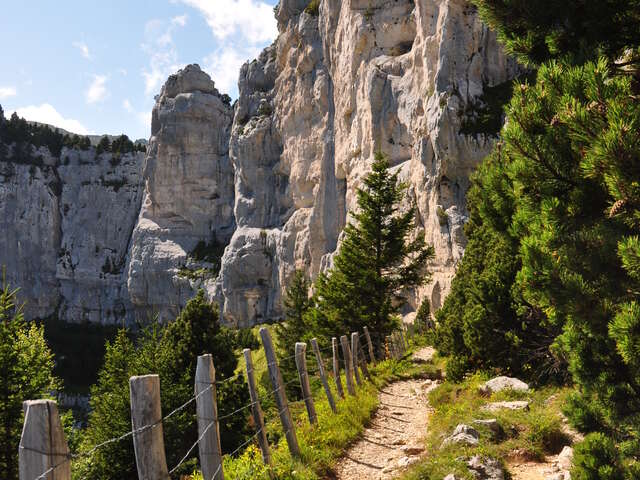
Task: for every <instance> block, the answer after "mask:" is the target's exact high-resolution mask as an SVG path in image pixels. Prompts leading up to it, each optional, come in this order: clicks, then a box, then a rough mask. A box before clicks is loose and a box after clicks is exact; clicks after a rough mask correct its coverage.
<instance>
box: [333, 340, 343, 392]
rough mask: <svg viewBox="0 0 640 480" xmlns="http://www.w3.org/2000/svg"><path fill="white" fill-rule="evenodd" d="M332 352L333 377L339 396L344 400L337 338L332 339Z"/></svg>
mask: <svg viewBox="0 0 640 480" xmlns="http://www.w3.org/2000/svg"><path fill="white" fill-rule="evenodd" d="M331 350H332V352H331V353H332V354H333V377H334V379H335V381H336V390H338V395H340V397H342V398H344V390H343V389H342V380H340V362H339V359H338V339H337V338H336V337H332V338H331Z"/></svg>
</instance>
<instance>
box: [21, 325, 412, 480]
mask: <svg viewBox="0 0 640 480" xmlns="http://www.w3.org/2000/svg"><path fill="white" fill-rule="evenodd" d="M263 332H266V333H263ZM407 333H409V332H407ZM260 335H261V337H262V343H263V345H262V347H263V349H264V352H265V357H264V360H266V366H267V369H268V371H269V376H270V378H271V380H272V387H273V389H272V390H270V391H269V392H267V393H266V394H267V395H272V396H274V397H275V400H276V404H277V407H278V409H277V415H278V416H279V417H280V419H281V422H282V426H283V435H284V436H285V437H286V439H287V442H288V443H289V449H290V451H291V454H292V456H297V457H299V455H300V452H299V447H298V446H297V438H296V434H295V424H294V423H293V420H292V418H291V414H290V411H289V407H291V406H293V405H296V404H299V403H303V402H304V403H305V404H306V405H307V411H308V415H309V420H310V422H311V423H312V424H315V423H317V421H318V420H317V415H316V414H315V408H314V406H313V397H312V392H311V389H310V386H309V377H310V376H314V377H316V376H317V378H319V379H320V381H321V382H322V385H323V388H324V391H325V394H326V396H327V399H328V402H329V405H330V407H331V409H332V411H333V412H334V413H336V412H337V406H336V404H335V401H334V399H333V395H332V393H331V389H330V388H329V385H328V382H327V379H326V374H325V371H324V366H325V365H324V360H323V359H322V356H321V355H320V352H323V351H329V350H331V351H332V354H333V369H330V371H332V372H333V375H334V379H335V382H336V390H337V392H338V393H339V396H340V397H341V398H344V393H343V392H342V384H341V379H340V376H341V375H340V360H342V361H343V362H344V367H345V368H344V373H345V380H346V382H347V389H348V390H349V393H350V394H351V395H355V385H354V382H353V376H354V375H355V376H356V379H357V380H358V382H357V384H358V385H360V384H361V381H360V378H359V373H358V367H360V369H362V372H363V374H364V376H365V378H368V379H370V376H369V372H368V368H367V363H368V362H367V358H366V354H365V349H364V345H365V344H364V342H365V341H366V347H367V349H368V353H369V357H370V358H369V362H371V363H375V362H376V358H375V355H374V350H373V347H372V342H371V337H370V335H369V331H368V329H367V328H366V327H365V329H364V332H362V333H358V332H352V333H351V342H350V343H351V345H349V342H348V340H347V336H346V335H343V336H341V337H340V342H341V343H342V352H340V349H339V348H338V341H337V339H336V338H335V337H333V338H332V339H331V342H329V345H328V346H327V347H325V348H319V346H318V344H317V341H316V339H315V338H314V339H312V341H311V344H312V347H313V352H310V351H309V352H307V349H306V346H307V344H306V342H298V343H297V344H296V353H294V354H293V355H291V356H288V357H283V358H281V359H278V358H277V356H276V353H275V349H274V348H273V343H272V341H271V337H270V333H269V331H268V330H267V329H266V328H264V327H263V328H261V329H260ZM376 338H378V337H376ZM363 339H364V340H363ZM405 345H407V346H408V342H406V343H405V336H404V335H403V332H402V331H399V332H398V331H396V332H394V333H393V335H391V336H388V337H386V341H385V342H384V351H385V352H386V354H385V357H386V358H394V359H398V358H400V357H401V356H403V355H404V354H405V353H406V347H405ZM349 347H351V348H349ZM247 351H248V352H249V354H248V355H249V357H247V353H246V352H247ZM340 353H342V355H340ZM307 354H309V356H310V357H311V355H312V354H313V355H314V356H315V360H316V362H317V367H316V368H314V369H307V358H306V355H307ZM250 356H251V350H250V349H245V363H246V366H247V372H246V377H247V378H246V380H247V382H248V383H249V389H250V393H253V394H252V395H251V402H250V403H248V404H246V405H243V406H241V407H239V408H237V409H236V410H234V411H232V412H230V413H227V414H225V415H223V416H220V417H218V415H217V405H216V395H215V390H216V388H215V387H216V385H224V384H226V383H229V382H231V381H234V380H236V379H238V378H240V377H242V376H243V372H242V371H240V372H238V373H236V374H235V375H232V376H230V377H228V378H225V379H223V380H218V381H216V380H215V369H214V368H213V363H212V361H211V355H203V356H201V357H199V358H198V360H199V363H198V366H199V367H200V360H201V358H202V357H207V360H208V361H209V362H211V375H212V378H211V381H202V379H199V378H198V374H199V372H197V373H196V388H195V393H194V395H193V396H191V397H190V398H189V399H188V400H187V401H185V402H184V403H183V404H181V405H180V406H178V407H177V408H175V409H173V410H172V411H171V412H169V413H168V414H166V415H164V416H162V415H161V414H160V387H159V378H158V376H157V375H147V376H144V377H132V378H131V401H132V426H134V425H136V420H137V421H138V422H139V421H140V420H141V418H140V416H142V417H145V418H144V419H143V421H142V423H143V425H142V426H139V427H138V428H132V430H131V431H129V432H126V433H124V434H122V435H119V436H117V437H114V438H110V439H108V440H105V441H103V442H101V443H99V444H97V445H95V446H94V447H92V448H91V449H90V450H88V451H86V452H80V453H70V452H69V450H68V447H67V443H66V440H65V439H64V434H63V433H62V429H61V426H59V428H58V427H56V425H55V424H56V422H57V424H59V423H60V422H59V418H58V417H57V416H58V413H57V408H54V409H53V412H52V417H55V418H49V419H48V420H47V421H48V426H49V428H51V429H53V430H55V431H53V432H50V434H49V444H48V445H46V447H47V448H31V447H30V446H25V445H24V442H25V439H29V438H31V436H29V435H27V434H26V432H28V431H31V430H34V429H33V428H31V430H29V429H28V426H29V425H28V422H29V421H33V420H34V419H33V418H30V417H29V415H28V413H29V411H30V409H31V408H32V407H33V408H35V407H34V406H33V404H34V403H35V402H40V401H35V402H34V401H27V402H25V410H26V411H25V427H24V429H23V435H22V438H21V441H20V445H19V452H20V480H41V479H45V480H70V468H69V467H68V466H67V468H66V469H64V470H65V471H64V472H62V474H61V475H60V474H59V473H56V470H58V469H63V467H64V466H65V465H66V464H69V463H70V462H71V461H72V460H78V459H81V458H88V457H91V456H92V455H93V454H94V453H95V452H96V451H98V450H99V449H101V448H103V447H105V446H106V445H109V444H112V443H117V442H119V441H122V440H124V439H126V438H128V437H133V440H134V447H135V448H134V450H135V453H136V463H137V467H138V473H139V475H140V478H143V477H146V473H145V472H147V471H149V469H151V470H152V471H153V474H154V475H156V476H157V478H167V479H168V478H169V476H170V475H171V474H173V473H175V471H176V470H177V469H178V468H180V466H182V465H183V463H184V462H185V461H186V460H187V459H188V458H189V457H190V455H191V454H192V452H193V451H194V450H195V448H196V446H200V457H201V462H202V460H203V458H202V457H204V456H205V455H211V454H212V452H210V451H208V450H210V449H211V445H208V446H207V447H204V446H203V445H204V444H205V443H207V442H206V441H207V437H211V434H212V433H213V434H214V437H215V436H217V447H218V448H217V449H216V448H215V443H216V442H215V439H214V442H213V443H214V450H217V452H215V454H217V455H214V457H217V459H216V460H215V461H214V464H215V465H214V467H215V469H213V468H212V469H213V474H212V476H211V479H210V480H215V479H216V478H219V480H222V479H223V478H224V472H223V468H222V452H221V450H220V449H219V429H218V422H219V421H220V420H225V419H228V418H230V417H233V416H234V415H237V414H239V413H241V412H243V411H244V410H247V409H252V416H253V417H254V422H255V423H256V432H255V433H254V434H253V435H252V436H250V437H249V438H248V439H247V440H246V441H245V442H243V443H242V444H241V445H240V446H239V447H238V448H236V449H235V450H234V451H233V452H232V453H231V454H229V455H230V456H233V455H235V454H236V453H238V452H239V451H240V450H241V449H242V448H243V447H245V446H246V445H247V444H248V443H250V442H251V441H253V440H255V439H256V438H258V443H259V444H260V446H261V450H262V454H263V461H264V463H265V464H269V463H270V454H269V450H268V449H269V446H268V443H267V439H266V435H265V430H264V421H263V419H262V417H261V415H262V410H261V407H260V400H261V395H258V393H257V389H256V388H255V378H253V372H254V371H255V370H254V367H253V363H252V360H251V359H250ZM340 357H342V358H340ZM292 358H295V360H296V365H297V368H298V378H293V379H292V380H289V381H287V382H284V381H283V380H282V375H281V373H280V369H279V362H282V361H284V360H289V359H292ZM261 360H262V359H260V361H261ZM249 362H251V363H249ZM330 363H331V361H330ZM312 366H313V362H312ZM316 374H317V375H316ZM249 377H252V380H253V387H252V386H251V383H252V382H251V381H250V380H249ZM294 382H299V383H300V386H301V389H302V397H303V398H302V399H301V400H298V401H295V402H289V401H288V400H287V397H286V393H285V391H284V390H285V387H286V386H288V385H290V384H292V383H294ZM134 384H135V385H137V386H136V388H135V389H134ZM156 384H157V388H156ZM198 385H206V387H205V388H202V389H200V388H199V387H198ZM134 390H135V392H134ZM207 393H210V396H209V395H208V396H207V398H203V397H204V395H205V394H207ZM134 397H135V398H134ZM154 397H155V398H154ZM209 397H210V398H209ZM207 400H208V401H207ZM49 402H50V403H51V404H53V406H54V407H55V402H52V401H49ZM193 402H196V406H197V407H198V408H197V410H198V412H199V413H198V415H197V420H198V427H199V435H198V438H197V440H196V441H195V442H194V443H193V444H192V445H191V447H190V448H189V449H188V450H187V452H186V453H185V455H184V456H183V457H181V459H180V461H179V462H178V463H177V464H176V465H175V466H174V467H173V468H172V469H171V470H169V471H168V472H167V468H166V460H164V440H163V438H162V425H163V423H164V422H165V421H166V420H168V419H169V418H171V417H172V416H173V415H175V414H176V413H178V412H180V411H182V410H184V409H185V408H187V407H188V406H189V405H191V404H192V403H193ZM136 403H139V405H140V408H139V409H138V410H139V411H138V410H136V409H134V404H136ZM149 403H151V404H152V405H154V404H155V405H156V407H157V408H156V409H155V413H157V415H153V413H154V412H151V411H150V410H149V409H148V404H149ZM143 405H144V406H145V407H144V408H143V407H142V406H143ZM205 406H206V407H205ZM256 406H257V409H256ZM202 408H205V409H206V410H207V411H208V412H209V414H207V415H200V410H201V409H202ZM134 410H135V411H134ZM152 410H153V409H152ZM50 411H51V409H50ZM34 412H35V410H34ZM258 412H259V413H258ZM150 415H151V416H159V419H158V420H152V421H149V420H148V419H146V417H148V416H150ZM34 416H35V414H32V415H31V417H34ZM255 417H261V418H260V419H259V421H257V419H256V418H255ZM38 420H41V419H38ZM52 422H53V423H52ZM201 422H202V423H201ZM203 422H207V423H206V424H205V423H203ZM138 424H139V423H138ZM158 427H160V428H159V431H158V432H156V433H151V431H153V430H154V429H156V428H158ZM58 430H59V431H58ZM212 430H213V431H214V432H212ZM143 434H148V435H143ZM149 434H150V436H149ZM54 437H55V438H57V440H58V442H57V443H59V444H60V445H59V448H60V449H61V450H60V451H58V452H57V453H56V451H55V450H56V449H53V450H52V448H51V447H53V446H54V445H53V444H52V440H51V439H53V438H54ZM40 440H41V441H44V442H45V443H46V441H47V439H46V438H45V439H40ZM209 440H211V438H209ZM203 442H204V443H203ZM209 443H211V442H210V441H209ZM148 449H151V451H149V450H148ZM26 452H29V453H31V454H32V455H31V456H30V457H29V456H28V455H26ZM33 454H36V455H33ZM38 456H39V457H40V458H37V457H38ZM34 457H35V458H34ZM55 457H63V460H62V461H60V462H58V463H55V464H53V465H51V466H49V465H50V463H49V459H51V458H55ZM44 460H46V462H44ZM42 465H45V466H48V468H46V469H45V470H44V471H43V472H42V473H40V474H39V475H38V476H37V477H33V475H30V474H29V473H28V472H31V471H33V469H34V468H35V469H36V470H38V469H40V470H42V468H44V467H43V466H42ZM23 466H24V468H23ZM207 470H210V469H209V468H207ZM67 471H68V473H67ZM204 473H205V472H204V468H203V474H204ZM52 474H53V476H51V475H52ZM207 477H208V475H207V476H205V479H206V478H207Z"/></svg>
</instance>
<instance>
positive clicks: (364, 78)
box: [0, 0, 517, 325]
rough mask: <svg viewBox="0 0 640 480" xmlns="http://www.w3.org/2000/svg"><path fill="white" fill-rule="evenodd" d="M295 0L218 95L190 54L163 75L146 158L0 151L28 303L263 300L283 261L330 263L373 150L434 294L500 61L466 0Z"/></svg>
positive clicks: (484, 129) (446, 268)
mask: <svg viewBox="0 0 640 480" xmlns="http://www.w3.org/2000/svg"><path fill="white" fill-rule="evenodd" d="M308 3H309V2H308V1H307V0H282V1H281V2H280V5H279V6H278V7H277V9H276V16H277V20H278V26H279V30H280V34H279V36H278V38H277V40H276V41H275V42H274V43H273V45H271V46H270V47H268V48H267V49H265V50H264V51H263V52H262V54H261V55H260V56H259V58H258V59H257V60H254V61H252V62H250V63H247V64H245V65H244V66H243V68H242V70H241V72H240V78H239V89H240V96H239V98H238V101H237V103H236V104H235V105H234V106H231V105H229V103H228V97H226V96H225V95H220V93H219V92H218V91H217V90H216V89H215V87H214V83H213V81H211V79H210V78H209V77H208V75H206V74H205V73H203V72H202V71H201V70H200V68H199V67H197V66H196V65H190V66H188V67H186V68H185V69H183V70H181V71H179V72H178V73H177V74H175V75H172V76H171V77H170V78H169V79H168V81H167V83H166V84H165V85H164V87H163V89H162V91H161V93H160V95H159V96H158V97H157V102H156V105H155V107H154V109H153V120H152V136H151V139H150V142H149V146H148V150H147V155H146V159H145V162H144V170H143V166H142V159H141V158H140V156H139V155H131V156H125V157H123V158H122V159H121V161H120V163H119V164H117V165H112V163H113V162H112V159H111V158H109V156H108V155H103V156H100V157H99V158H98V159H94V157H93V156H91V155H92V154H91V153H88V154H85V153H78V152H71V153H69V152H66V153H65V152H63V153H62V154H61V156H60V158H62V159H64V158H65V157H66V156H68V157H69V160H68V165H64V164H63V163H64V162H63V161H62V160H60V158H51V159H48V160H47V162H48V163H52V164H53V165H51V166H46V167H36V168H31V167H30V166H28V165H22V164H19V163H16V162H15V161H12V160H11V159H9V160H0V188H2V190H0V212H2V214H3V216H2V219H0V222H3V223H2V227H3V228H6V229H7V230H6V231H7V232H8V234H6V239H5V238H3V241H5V240H6V242H7V245H8V248H2V250H1V251H0V264H3V263H4V264H7V266H8V272H9V273H10V274H11V275H13V276H14V278H15V280H14V281H13V282H12V283H15V284H17V285H21V286H23V287H24V288H25V290H24V291H23V296H24V298H25V299H27V300H28V301H29V302H30V303H31V304H32V305H31V306H30V307H29V313H30V314H31V315H33V316H43V315H51V314H54V313H57V314H58V315H60V316H61V317H62V318H65V319H69V320H78V319H79V318H80V317H81V316H82V318H87V319H89V320H91V321H96V322H98V321H99V322H114V321H117V320H118V319H122V318H125V319H127V320H128V321H133V320H134V319H135V318H138V319H144V318H145V317H147V316H148V315H150V314H152V313H153V312H157V313H159V314H160V316H161V318H164V319H166V318H171V317H172V316H173V315H174V314H175V313H176V312H177V311H178V309H179V308H180V306H181V305H183V304H184V303H185V301H186V300H187V299H188V298H189V297H190V296H191V295H193V293H194V291H195V290H196V289H197V288H200V287H203V288H205V289H206V291H207V293H208V295H209V296H210V297H211V298H214V299H216V300H218V301H219V302H220V304H221V307H222V309H221V310H222V315H223V317H224V319H225V321H226V322H227V323H229V324H234V325H251V324H255V323H258V322H261V321H265V320H268V319H273V318H278V317H280V316H281V310H280V303H281V295H282V292H283V290H284V288H285V287H286V284H287V282H288V280H289V278H290V277H291V275H292V273H293V272H294V270H295V269H296V268H302V269H305V270H306V271H308V272H309V274H310V275H311V276H313V277H315V276H316V275H317V274H318V273H319V272H321V271H322V270H324V269H326V268H327V267H328V266H330V264H331V257H332V254H333V253H334V252H335V250H336V248H337V247H338V245H339V241H340V234H341V232H342V229H343V227H344V225H345V222H346V221H347V212H348V211H349V210H350V209H351V208H353V207H354V206H355V204H356V198H355V197H356V195H355V192H356V188H357V187H358V186H359V185H360V183H361V179H362V178H363V176H364V175H365V174H366V173H367V171H368V167H369V165H370V163H371V161H372V160H373V156H374V152H376V151H377V150H382V151H383V152H385V153H387V154H388V156H389V158H390V161H391V164H392V165H393V168H394V169H397V170H399V171H400V174H401V177H402V178H403V179H404V180H405V181H407V182H408V183H409V185H410V189H409V195H408V196H407V202H415V203H416V205H417V210H418V218H417V224H418V225H419V230H418V231H416V235H424V236H425V238H426V240H427V242H428V243H431V244H433V245H434V247H435V250H436V260H435V261H434V262H433V265H431V269H432V271H433V272H434V275H433V281H432V282H431V283H430V284H429V285H428V286H425V287H424V288H423V289H421V290H420V291H419V292H416V295H415V297H414V298H413V301H412V303H411V304H410V306H409V308H415V307H417V305H418V304H419V301H420V300H421V299H422V298H425V297H427V298H429V299H430V300H431V303H432V304H433V305H434V306H435V307H436V308H437V307H439V306H440V305H441V302H442V300H443V297H444V295H446V293H447V292H448V289H449V286H450V282H451V279H452V277H453V275H454V271H455V265H456V263H457V261H458V260H459V259H460V258H461V256H462V253H463V251H464V246H465V238H464V235H463V225H464V223H465V221H466V217H467V211H466V208H465V193H466V191H467V188H468V186H469V180H468V179H469V174H470V173H471V171H472V170H473V169H474V167H475V166H476V165H477V164H478V162H479V161H480V160H481V159H482V158H483V157H484V156H485V155H486V154H487V153H488V152H489V150H490V148H491V145H492V142H493V139H494V136H493V134H495V133H496V131H497V127H496V125H497V126H498V127H499V124H500V122H501V118H500V117H501V112H500V108H499V106H498V107H497V108H496V106H495V105H494V103H495V102H494V101H493V99H492V98H491V96H492V94H495V92H496V91H497V90H499V89H500V88H501V85H503V84H505V82H507V81H508V80H509V79H511V78H513V77H514V76H515V75H516V73H517V66H516V65H515V63H514V62H513V61H511V60H509V59H508V58H506V57H505V56H504V55H503V53H502V51H501V49H500V47H499V46H498V44H497V41H496V38H495V35H494V34H493V33H491V32H490V31H488V29H487V28H486V26H484V25H483V24H482V23H481V22H480V20H479V18H478V16H477V13H476V11H475V9H474V8H473V7H472V6H471V5H470V4H468V2H466V1H464V0H342V1H341V0H322V1H321V2H320V6H319V8H318V9H317V11H316V10H309V11H305V8H306V7H307V4H308ZM85 155H88V156H89V157H91V158H85V157H84V156H85ZM89 160H92V161H89ZM3 169H4V170H8V169H12V170H13V171H14V173H12V174H11V175H5V174H4V173H2V172H3V171H4V170H3ZM52 182H53V183H56V182H57V183H56V184H60V185H62V188H61V191H60V193H59V194H56V193H55V192H53V191H52V189H51V188H50V187H49V186H48V185H49V184H50V183H52ZM116 186H117V187H118V188H117V189H116ZM143 190H144V192H143ZM65 205H66V206H65ZM405 313H408V311H407V312H405Z"/></svg>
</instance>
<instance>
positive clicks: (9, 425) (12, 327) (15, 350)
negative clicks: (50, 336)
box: [0, 280, 60, 479]
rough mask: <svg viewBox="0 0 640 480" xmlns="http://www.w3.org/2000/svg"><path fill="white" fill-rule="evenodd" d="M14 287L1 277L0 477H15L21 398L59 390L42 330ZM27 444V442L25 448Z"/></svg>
mask: <svg viewBox="0 0 640 480" xmlns="http://www.w3.org/2000/svg"><path fill="white" fill-rule="evenodd" d="M16 293H17V290H13V289H11V288H10V287H9V286H8V285H7V284H6V283H5V281H4V280H3V282H2V290H1V291H0V478H6V479H12V478H18V445H19V444H20V436H21V433H22V424H23V417H24V415H23V412H22V402H23V401H24V400H37V399H40V398H48V397H49V396H50V395H51V394H52V393H53V392H55V391H58V390H59V388H60V382H59V381H58V380H57V379H56V378H55V377H54V376H53V366H54V359H53V354H52V353H51V351H50V350H49V347H48V345H47V342H46V341H45V339H44V329H43V328H42V327H38V326H37V325H35V324H34V323H31V324H27V323H26V322H25V320H24V316H23V313H22V308H21V307H20V305H18V304H17V297H16ZM28 446H29V445H26V447H28Z"/></svg>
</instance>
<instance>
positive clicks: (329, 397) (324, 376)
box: [311, 338, 338, 413]
mask: <svg viewBox="0 0 640 480" xmlns="http://www.w3.org/2000/svg"><path fill="white" fill-rule="evenodd" d="M311 348H313V353H314V354H315V356H316V362H317V363H318V374H319V375H320V381H321V382H322V388H324V393H325V394H326V395H327V401H328V402H329V406H330V407H331V411H332V412H333V413H337V411H338V410H336V402H335V400H334V399H333V393H331V389H330V388H329V382H328V381H327V374H326V373H325V371H324V362H323V361H322V355H321V354H320V348H318V341H317V340H316V339H315V338H312V339H311Z"/></svg>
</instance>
